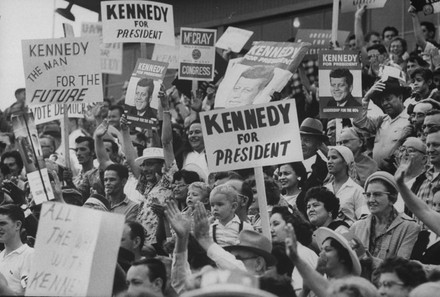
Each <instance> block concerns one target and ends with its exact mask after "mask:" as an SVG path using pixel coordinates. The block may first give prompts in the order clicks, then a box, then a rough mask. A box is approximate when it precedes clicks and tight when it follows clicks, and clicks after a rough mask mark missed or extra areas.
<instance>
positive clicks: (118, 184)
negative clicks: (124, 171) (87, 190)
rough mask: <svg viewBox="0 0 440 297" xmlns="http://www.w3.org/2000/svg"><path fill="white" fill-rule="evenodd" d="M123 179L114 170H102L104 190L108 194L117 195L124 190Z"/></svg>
mask: <svg viewBox="0 0 440 297" xmlns="http://www.w3.org/2000/svg"><path fill="white" fill-rule="evenodd" d="M125 182H126V180H125V179H121V178H120V177H119V175H118V173H117V172H116V171H114V170H106V171H105V172H104V192H105V194H106V195H107V196H108V195H119V194H121V193H123V192H124V186H125Z"/></svg>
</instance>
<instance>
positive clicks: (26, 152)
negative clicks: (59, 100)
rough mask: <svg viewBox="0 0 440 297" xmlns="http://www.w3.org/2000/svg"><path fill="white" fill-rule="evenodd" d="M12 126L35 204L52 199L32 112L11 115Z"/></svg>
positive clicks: (52, 195)
mask: <svg viewBox="0 0 440 297" xmlns="http://www.w3.org/2000/svg"><path fill="white" fill-rule="evenodd" d="M12 127H13V129H14V136H15V143H16V144H17V147H18V151H19V152H20V156H21V158H22V160H23V165H24V168H25V170H26V176H27V178H28V181H29V187H30V189H31V193H32V196H33V199H34V201H35V204H41V203H43V202H45V201H47V200H52V199H54V198H55V197H54V194H53V191H52V186H51V184H50V180H49V174H48V172H47V168H46V163H45V162H44V158H43V152H42V150H41V145H40V139H39V138H38V131H37V127H36V126H35V121H34V118H33V116H32V114H28V113H23V114H19V115H15V116H12Z"/></svg>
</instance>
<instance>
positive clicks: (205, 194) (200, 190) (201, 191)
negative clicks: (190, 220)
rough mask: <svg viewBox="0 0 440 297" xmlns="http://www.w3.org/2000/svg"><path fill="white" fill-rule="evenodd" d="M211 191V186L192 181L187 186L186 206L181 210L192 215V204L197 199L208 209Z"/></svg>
mask: <svg viewBox="0 0 440 297" xmlns="http://www.w3.org/2000/svg"><path fill="white" fill-rule="evenodd" d="M210 193H211V187H210V186H209V185H207V184H205V183H204V182H193V183H192V184H190V185H189V186H188V194H187V196H186V205H187V208H186V209H184V210H183V211H182V212H184V213H187V214H190V215H192V212H193V211H194V205H195V204H196V202H197V201H200V202H202V203H203V204H204V205H205V208H206V210H209V209H210V207H209V194H210Z"/></svg>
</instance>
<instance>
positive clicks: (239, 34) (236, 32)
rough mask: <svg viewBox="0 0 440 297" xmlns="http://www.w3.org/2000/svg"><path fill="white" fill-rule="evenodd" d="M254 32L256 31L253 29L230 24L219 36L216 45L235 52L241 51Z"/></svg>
mask: <svg viewBox="0 0 440 297" xmlns="http://www.w3.org/2000/svg"><path fill="white" fill-rule="evenodd" d="M253 34H254V32H252V31H249V30H244V29H240V28H236V27H231V26H230V27H228V28H227V29H226V31H225V33H223V35H222V36H221V37H220V38H219V40H218V41H217V43H216V44H215V46H216V47H218V48H221V49H225V50H228V49H230V50H231V51H233V52H234V53H239V52H240V51H241V50H242V48H243V46H244V45H245V44H246V42H247V41H248V40H249V38H251V36H252V35H253Z"/></svg>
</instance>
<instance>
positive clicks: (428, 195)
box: [417, 165, 440, 205]
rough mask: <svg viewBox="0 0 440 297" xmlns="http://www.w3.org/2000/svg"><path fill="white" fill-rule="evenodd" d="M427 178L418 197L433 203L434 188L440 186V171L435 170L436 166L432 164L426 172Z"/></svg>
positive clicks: (429, 203) (427, 202)
mask: <svg viewBox="0 0 440 297" xmlns="http://www.w3.org/2000/svg"><path fill="white" fill-rule="evenodd" d="M425 175H426V179H425V180H424V181H423V183H422V184H421V185H420V188H419V191H418V192H417V197H419V198H420V199H422V200H423V201H425V202H426V204H428V205H431V204H432V197H433V196H434V195H433V194H432V189H433V188H434V187H436V186H440V173H439V172H435V171H434V166H432V165H431V166H430V167H429V168H428V170H426V172H425Z"/></svg>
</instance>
